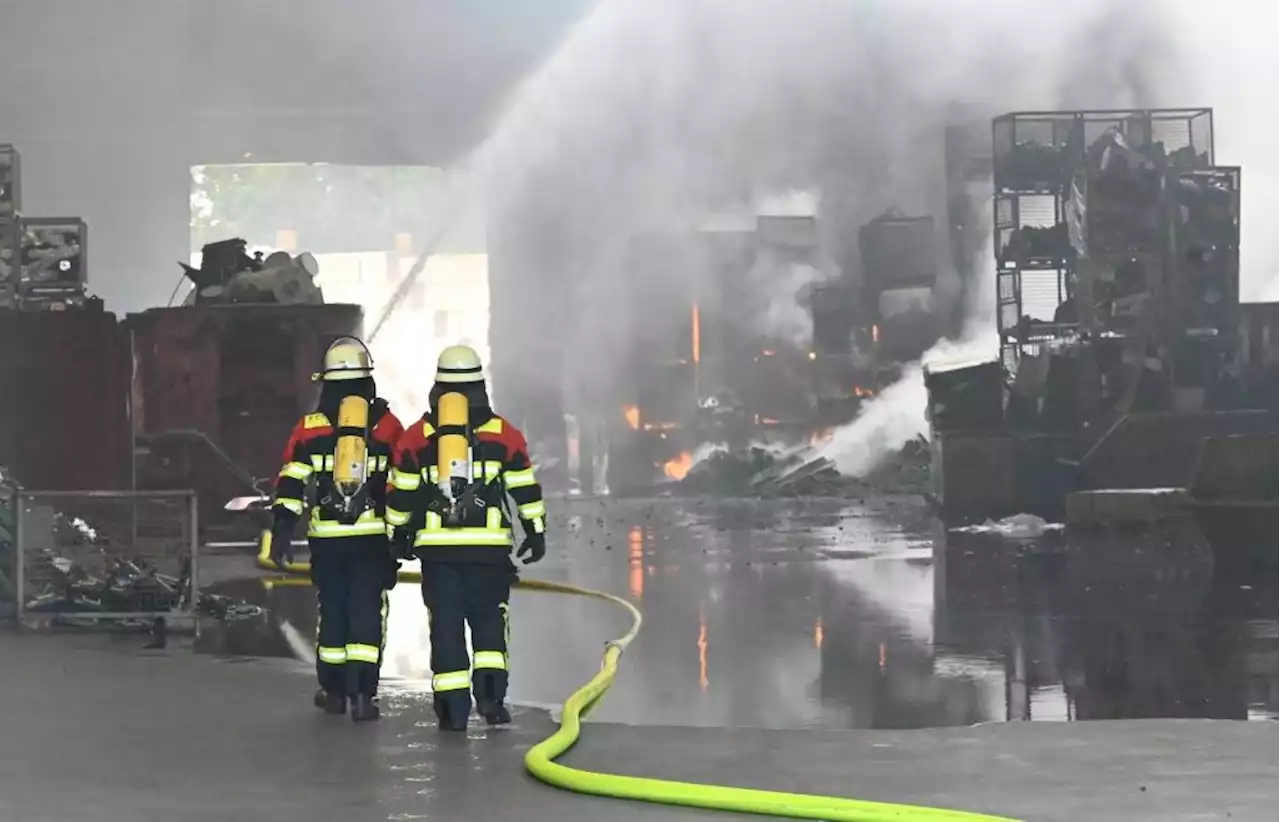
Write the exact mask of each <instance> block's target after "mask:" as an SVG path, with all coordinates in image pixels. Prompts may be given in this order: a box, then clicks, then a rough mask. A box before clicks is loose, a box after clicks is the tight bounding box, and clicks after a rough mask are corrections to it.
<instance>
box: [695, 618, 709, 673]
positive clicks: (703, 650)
mask: <svg viewBox="0 0 1280 822" xmlns="http://www.w3.org/2000/svg"><path fill="white" fill-rule="evenodd" d="M710 685H711V680H710V679H708V678H707V618H706V617H705V616H703V615H702V614H698V687H699V688H701V689H702V690H703V691H705V690H707V688H708V687H709V686H710Z"/></svg>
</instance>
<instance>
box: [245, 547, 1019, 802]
mask: <svg viewBox="0 0 1280 822" xmlns="http://www.w3.org/2000/svg"><path fill="white" fill-rule="evenodd" d="M258 564H259V565H260V566H261V567H263V568H265V569H267V570H270V571H284V572H285V573H288V574H309V573H310V571H311V566H310V563H306V562H294V563H289V564H288V565H287V566H286V567H284V568H280V567H278V566H277V565H276V564H275V563H274V562H272V561H271V559H270V557H269V555H268V543H267V540H265V539H264V540H263V542H262V550H261V551H260V552H259V554H258ZM398 579H399V581H400V582H413V583H418V582H421V581H422V574H421V573H419V572H418V571H401V572H400V574H399V577H398ZM515 587H517V588H519V589H521V590H525V591H547V592H550V593H556V594H571V595H573V596H584V597H594V598H595V599H601V600H604V601H606V602H611V603H613V604H615V605H617V606H619V607H621V608H623V609H625V610H626V611H627V613H629V614H630V615H631V629H630V630H629V631H627V632H626V633H625V634H623V635H622V636H620V637H618V638H617V639H614V640H610V641H609V642H607V643H605V651H604V661H603V663H602V664H601V666H600V672H599V673H597V674H596V675H595V676H594V677H592V678H591V680H590V681H589V682H587V683H586V684H585V685H583V686H582V687H581V688H579V689H578V690H576V691H574V692H573V693H572V694H570V695H569V698H568V699H566V700H565V702H564V706H563V708H562V710H561V716H560V727H559V728H558V729H557V730H556V732H555V733H553V734H551V736H549V737H547V738H546V739H544V740H542V741H541V742H539V743H538V744H536V745H534V746H533V747H532V748H530V749H529V751H528V753H526V754H525V756H524V766H525V769H526V770H527V771H528V772H529V773H530V774H532V775H533V776H534V778H536V779H538V780H539V781H541V782H545V783H546V784H548V785H552V786H554V787H557V788H562V789H564V790H567V791H572V792H574V793H583V794H594V795H596V796H609V797H613V798H615V799H634V800H637V801H640V802H653V803H656V804H659V805H684V806H687V807H691V808H706V809H709V810H720V811H736V812H738V813H750V814H760V815H764V816H785V817H791V818H794V819H819V820H828V822H889V821H890V820H892V822H1014V820H1011V819H1008V818H1006V817H1000V816H989V815H987V814H981V813H970V812H968V811H953V810H947V809H945V808H927V807H921V806H917V805H898V804H894V803H890V802H869V801H866V800H862V799H846V798H844V797H839V796H817V795H813V794H799V793H784V792H782V791H762V790H756V789H753V788H735V787H730V786H727V785H701V784H697V783H693V782H676V781H673V780H667V779H649V778H646V777H640V776H624V775H622V774H614V773H601V772H598V771H586V770H582V769H580V768H571V767H569V766H568V765H561V764H560V763H559V762H556V761H555V760H556V758H557V757H559V756H560V755H561V754H563V753H564V752H565V751H567V750H569V749H570V748H572V747H573V745H574V743H576V742H577V741H578V736H579V735H580V734H581V733H582V725H581V722H580V719H581V718H582V717H583V716H585V715H586V714H587V713H588V712H589V711H590V710H591V709H592V707H594V706H595V704H596V703H597V702H599V701H600V699H601V698H602V697H603V696H604V694H605V692H606V691H608V690H609V686H610V685H612V684H613V680H614V677H616V676H617V674H618V660H619V659H621V657H622V653H623V651H625V650H626V649H627V646H628V645H630V644H631V641H632V640H634V639H635V638H636V635H637V634H638V633H640V624H641V622H642V621H643V617H642V616H641V614H640V611H639V609H637V608H636V607H635V606H634V605H632V604H631V603H630V602H627V601H626V600H625V599H623V598H622V597H618V596H614V595H613V594H607V593H605V592H604V591H595V590H592V589H590V588H579V587H578V586H576V585H567V584H565V583H562V582H549V581H547V580H540V579H522V580H519V581H518V582H517V583H516V585H515Z"/></svg>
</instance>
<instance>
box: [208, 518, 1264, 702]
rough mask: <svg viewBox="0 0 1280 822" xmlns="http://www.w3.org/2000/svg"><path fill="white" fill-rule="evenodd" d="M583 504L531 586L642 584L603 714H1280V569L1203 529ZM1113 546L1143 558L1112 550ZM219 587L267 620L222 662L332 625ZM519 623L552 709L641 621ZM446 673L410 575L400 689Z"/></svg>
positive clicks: (548, 606) (561, 611) (284, 604)
mask: <svg viewBox="0 0 1280 822" xmlns="http://www.w3.org/2000/svg"><path fill="white" fill-rule="evenodd" d="M574 505H575V504H574V503H568V504H565V505H563V506H561V508H562V511H564V510H565V509H567V514H566V516H575V517H576V524H575V527H574V528H572V529H569V528H563V527H560V528H556V529H555V530H554V531H553V534H554V536H555V538H554V539H553V543H554V547H553V548H552V551H551V553H550V554H549V556H548V558H547V560H546V561H545V562H544V563H543V564H541V565H539V566H537V567H536V568H535V569H533V571H530V572H529V575H531V576H534V575H536V576H538V577H540V578H547V579H556V580H563V581H567V582H572V583H574V584H578V585H584V586H587V587H593V588H602V589H605V590H609V591H613V592H616V593H621V594H625V595H628V596H630V597H631V598H632V599H633V600H634V601H636V602H637V604H639V605H640V606H641V607H642V609H643V610H644V612H645V625H644V629H643V630H642V632H641V634H640V638H639V639H638V640H637V642H636V643H635V644H634V645H633V646H632V647H631V649H630V650H629V651H628V653H627V655H626V657H625V658H624V660H623V671H622V675H621V676H620V677H619V679H618V681H617V683H616V684H615V686H614V688H613V689H612V690H611V692H610V694H609V696H608V697H607V699H606V700H605V701H604V702H603V704H602V705H601V706H600V707H599V708H598V709H597V710H596V712H595V713H594V714H593V718H594V719H598V720H605V721H621V722H631V723H645V724H680V725H700V726H756V727H792V728H807V727H841V728H869V727H881V728H905V727H926V726H942V725H966V724H973V723H978V722H992V721H1017V720H1027V719H1030V720H1070V719H1102V718H1140V717H1215V718H1237V719H1248V718H1253V719H1271V720H1274V719H1276V717H1277V650H1276V619H1275V613H1276V585H1275V580H1274V574H1272V578H1271V579H1269V580H1266V579H1256V580H1244V581H1240V580H1236V581H1234V582H1227V581H1224V580H1215V579H1214V578H1213V576H1212V573H1211V571H1206V570H1205V568H1204V566H1203V564H1202V563H1197V562H1195V561H1194V558H1195V557H1196V556H1198V554H1197V546H1196V545H1194V544H1192V543H1194V542H1195V537H1194V536H1193V535H1187V537H1186V539H1187V540H1188V543H1189V547H1187V548H1186V550H1171V551H1166V552H1164V553H1160V554H1153V553H1152V552H1150V551H1142V550H1137V549H1135V550H1133V551H1128V549H1127V548H1126V545H1125V544H1123V541H1122V542H1121V544H1118V545H1104V546H1096V545H1095V546H1089V545H1084V544H1079V543H1072V542H1069V541H1067V539H1066V538H1065V537H1064V536H1063V535H1062V534H1060V533H1053V532H1051V533H1050V534H1048V535H1047V536H1046V537H1045V538H1044V539H1041V540H1022V541H1012V540H1002V539H1000V538H999V537H995V536H992V535H985V534H954V533H953V534H948V533H946V532H945V530H943V529H941V528H937V527H934V526H933V525H932V524H931V523H930V522H929V520H928V519H927V517H925V516H924V515H923V514H922V512H921V509H920V508H919V507H913V506H911V505H907V504H904V503H901V502H896V501H895V504H894V505H892V506H889V505H885V504H878V503H877V501H874V500H872V501H869V504H867V505H861V506H859V505H850V504H848V503H842V502H840V501H834V500H824V501H777V502H755V501H753V502H751V503H741V502H739V503H730V504H719V503H714V502H710V501H695V502H691V501H684V502H675V501H671V502H653V503H627V502H622V501H618V502H609V503H607V504H605V505H601V504H600V503H599V502H581V503H576V505H577V506H578V507H579V508H580V509H581V510H574V507H573V506H574ZM1165 536H1166V537H1167V536H1168V535H1165ZM1117 551H1123V552H1126V555H1129V554H1132V555H1134V556H1137V558H1136V559H1134V558H1133V557H1132V556H1130V558H1129V559H1128V560H1126V561H1124V562H1119V561H1115V560H1113V559H1110V558H1109V557H1118V556H1120V555H1119V554H1117V553H1115V552H1117ZM1108 552H1110V553H1108ZM1100 555H1101V556H1102V557H1103V560H1101V561H1100V560H1099V556H1100ZM1189 558H1190V559H1189ZM1242 586H1243V587H1242ZM218 593H226V594H229V595H232V596H238V597H243V598H245V599H249V600H251V601H255V602H260V603H263V604H266V605H268V606H269V608H270V613H269V614H268V615H267V616H265V617H263V618H262V619H261V620H257V621H254V620H245V621H243V622H241V623H232V624H228V625H226V626H222V627H220V628H217V629H211V630H207V631H206V632H205V634H204V636H203V637H202V639H201V642H202V650H206V651H209V652H214V653H223V654H265V655H277V656H290V655H295V656H296V655H298V654H297V653H296V650H294V649H291V647H290V644H289V642H288V641H287V640H286V639H285V638H284V636H283V635H282V633H281V631H280V628H279V622H280V620H284V621H287V622H288V623H289V624H291V625H292V626H294V627H295V628H296V629H297V633H298V634H299V635H301V636H304V637H310V636H312V635H313V632H314V630H315V601H314V593H313V592H312V591H311V590H310V589H309V588H303V587H286V588H278V589H275V590H272V591H266V590H265V589H263V587H262V585H261V583H260V582H258V581H240V582H236V583H231V584H229V585H227V586H224V587H222V588H220V589H219V591H218ZM512 610H513V619H512V642H513V648H512V677H513V683H512V691H513V695H514V696H515V697H516V698H517V700H524V701H527V702H532V703H538V704H556V703H558V702H559V701H560V700H562V699H563V698H564V697H565V696H567V695H568V694H569V692H570V691H572V690H573V688H575V687H576V686H577V685H578V684H580V683H581V682H582V681H584V680H585V679H587V678H588V677H590V676H591V675H592V674H593V673H594V672H595V671H596V670H598V668H599V660H600V653H601V651H602V647H603V642H604V641H605V640H606V639H608V638H610V637H612V636H616V635H617V634H620V633H621V632H622V631H623V630H625V628H626V626H625V624H624V622H623V618H622V617H621V616H620V615H619V614H617V613H614V612H613V611H612V610H611V609H610V608H609V607H608V606H607V605H603V604H601V603H598V602H595V601H591V600H584V599H578V598H573V597H562V596H554V595H546V594H536V593H523V592H522V593H517V595H516V597H515V599H514V602H513V609H512ZM428 660H429V640H428V636H427V627H426V619H425V611H424V609H423V606H422V603H421V600H420V598H419V595H418V591H417V589H416V587H414V586H410V585H401V586H400V587H398V588H397V589H396V590H395V591H394V592H393V594H392V607H391V617H390V621H389V631H388V644H387V653H386V660H385V664H384V676H385V677H387V679H388V687H389V688H395V689H397V690H402V691H403V690H406V689H407V690H413V689H415V688H421V687H423V686H424V685H425V683H426V682H427V681H429V678H430V670H429V665H428Z"/></svg>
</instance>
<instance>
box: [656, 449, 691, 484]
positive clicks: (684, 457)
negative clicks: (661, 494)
mask: <svg viewBox="0 0 1280 822" xmlns="http://www.w3.org/2000/svg"><path fill="white" fill-rule="evenodd" d="M691 468H693V454H692V453H691V452H689V451H685V452H684V453H682V454H681V455H680V456H678V457H676V458H675V459H671V460H667V461H666V462H664V463H663V464H662V473H664V474H666V475H667V476H668V477H670V478H671V479H673V480H682V479H684V478H685V477H687V476H688V475H689V469H691Z"/></svg>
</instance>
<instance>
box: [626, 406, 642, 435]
mask: <svg viewBox="0 0 1280 822" xmlns="http://www.w3.org/2000/svg"><path fill="white" fill-rule="evenodd" d="M622 415H623V416H624V417H626V418H627V425H629V426H631V430H632V431H639V430H640V408H639V407H638V406H635V405H628V406H627V407H626V408H624V409H622Z"/></svg>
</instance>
